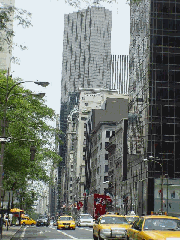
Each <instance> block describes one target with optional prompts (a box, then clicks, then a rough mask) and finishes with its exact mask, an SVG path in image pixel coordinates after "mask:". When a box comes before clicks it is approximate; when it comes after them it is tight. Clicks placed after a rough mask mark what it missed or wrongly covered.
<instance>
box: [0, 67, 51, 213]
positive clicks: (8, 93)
mask: <svg viewBox="0 0 180 240" xmlns="http://www.w3.org/2000/svg"><path fill="white" fill-rule="evenodd" d="M8 72H9V71H8ZM26 82H33V83H35V84H37V85H41V86H42V87H46V86H48V85H49V83H48V82H38V81H19V82H16V83H14V84H13V85H12V86H10V87H9V73H8V75H7V83H6V88H5V90H6V93H5V101H4V102H5V103H4V110H3V113H4V114H3V115H4V116H3V120H2V121H1V127H2V136H1V137H0V143H1V158H0V199H1V197H2V195H3V185H2V176H3V158H4V149H5V143H6V142H8V141H9V138H7V137H6V126H7V123H6V113H7V107H8V100H9V98H10V96H12V95H14V94H11V92H12V90H13V89H14V88H15V87H16V86H18V85H20V84H22V83H26ZM1 208H2V206H1Z"/></svg>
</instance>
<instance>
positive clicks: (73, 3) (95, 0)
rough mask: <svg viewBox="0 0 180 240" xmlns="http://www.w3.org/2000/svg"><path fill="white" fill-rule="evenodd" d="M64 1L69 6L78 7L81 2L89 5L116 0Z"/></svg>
mask: <svg viewBox="0 0 180 240" xmlns="http://www.w3.org/2000/svg"><path fill="white" fill-rule="evenodd" d="M65 2H66V3H68V4H69V5H70V6H73V7H80V6H81V4H82V2H86V4H88V5H89V6H90V5H94V4H96V5H99V4H100V3H101V2H105V3H112V2H116V0H88V1H82V0H65Z"/></svg>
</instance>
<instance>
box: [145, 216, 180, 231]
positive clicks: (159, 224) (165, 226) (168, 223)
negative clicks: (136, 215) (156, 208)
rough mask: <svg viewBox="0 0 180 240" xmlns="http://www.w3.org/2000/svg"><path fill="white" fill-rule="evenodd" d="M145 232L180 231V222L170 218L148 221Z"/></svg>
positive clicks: (146, 221)
mask: <svg viewBox="0 0 180 240" xmlns="http://www.w3.org/2000/svg"><path fill="white" fill-rule="evenodd" d="M144 230H177V231H180V220H176V219H168V218H151V219H146V220H145V224H144Z"/></svg>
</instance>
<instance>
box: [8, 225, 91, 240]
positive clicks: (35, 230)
mask: <svg viewBox="0 0 180 240" xmlns="http://www.w3.org/2000/svg"><path fill="white" fill-rule="evenodd" d="M42 239H51V240H54V239H63V240H65V239H81V240H83V239H84V240H92V239H93V229H92V228H89V227H76V229H75V230H57V227H56V226H49V227H36V226H25V227H23V228H21V231H19V232H18V233H17V234H15V236H14V237H13V238H12V240H42Z"/></svg>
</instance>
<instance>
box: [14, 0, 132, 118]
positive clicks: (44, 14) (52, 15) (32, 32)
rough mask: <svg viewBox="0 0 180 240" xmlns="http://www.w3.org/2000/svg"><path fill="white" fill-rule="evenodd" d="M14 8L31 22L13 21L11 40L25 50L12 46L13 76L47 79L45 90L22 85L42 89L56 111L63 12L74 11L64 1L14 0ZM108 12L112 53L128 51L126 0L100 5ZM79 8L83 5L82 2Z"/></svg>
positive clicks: (33, 85)
mask: <svg viewBox="0 0 180 240" xmlns="http://www.w3.org/2000/svg"><path fill="white" fill-rule="evenodd" d="M15 1H16V7H18V8H22V9H26V10H28V11H29V12H31V13H32V19H31V22H32V25H33V27H29V28H27V29H25V28H22V27H21V26H18V27H17V25H16V24H14V31H15V34H16V35H15V37H14V42H15V43H18V44H19V45H20V44H22V45H26V46H27V48H28V50H24V51H22V50H20V49H19V48H18V47H15V48H14V51H13V56H15V57H17V58H19V59H20V65H17V64H12V69H11V71H12V75H13V77H14V78H15V77H20V78H22V79H23V80H24V81H36V80H39V81H47V82H49V83H50V85H49V86H48V87H46V88H45V89H44V88H43V87H40V86H37V85H35V84H33V83H26V85H25V87H26V88H28V89H31V90H32V91H34V92H36V93H38V92H45V93H46V96H45V97H44V99H45V100H46V103H47V106H48V107H51V108H52V109H54V110H55V111H56V113H57V114H59V112H60V93H61V85H60V83H61V69H62V52H63V30H64V14H68V13H71V12H73V11H78V9H77V8H73V7H70V6H69V5H68V4H65V0H15ZM102 6H105V7H106V8H108V9H109V10H111V11H112V35H111V39H112V44H111V52H112V54H116V55H121V54H127V55H128V54H129V42H130V33H129V23H130V10H129V5H128V4H126V0H116V3H113V4H106V5H105V4H103V5H102ZM82 8H83V5H82Z"/></svg>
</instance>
